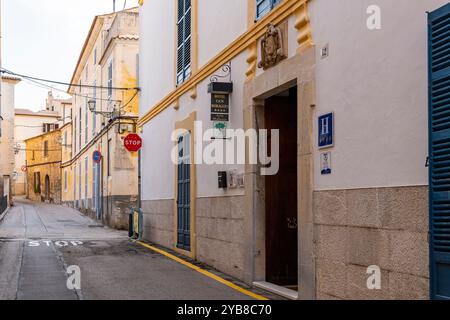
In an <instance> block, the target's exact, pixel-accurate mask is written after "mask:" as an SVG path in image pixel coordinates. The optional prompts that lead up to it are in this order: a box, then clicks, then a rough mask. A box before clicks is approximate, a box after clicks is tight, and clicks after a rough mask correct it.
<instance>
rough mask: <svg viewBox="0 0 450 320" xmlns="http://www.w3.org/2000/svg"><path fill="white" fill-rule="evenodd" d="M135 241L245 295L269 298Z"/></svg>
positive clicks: (263, 298)
mask: <svg viewBox="0 0 450 320" xmlns="http://www.w3.org/2000/svg"><path fill="white" fill-rule="evenodd" d="M136 243H138V244H140V245H141V246H144V247H146V248H148V249H150V250H153V251H155V252H157V253H159V254H162V255H163V256H166V257H167V258H169V259H172V260H174V261H176V262H178V263H181V264H182V265H184V266H186V267H188V268H191V269H192V270H195V271H197V272H198V273H201V274H203V275H204V276H207V277H208V278H211V279H213V280H216V281H218V282H220V283H222V284H224V285H226V286H227V287H230V288H232V289H234V290H236V291H239V292H240V293H243V294H245V295H247V296H249V297H252V298H255V299H256V300H269V299H267V298H265V297H263V296H260V295H259V294H256V293H253V292H250V291H248V290H246V289H244V288H241V287H239V286H238V285H236V284H234V283H232V282H230V281H228V280H225V279H223V278H221V277H219V276H217V275H215V274H213V273H211V272H209V271H206V270H204V269H202V268H200V267H198V266H196V265H193V264H192V263H189V262H187V261H184V260H183V259H180V258H178V257H176V256H174V255H173V254H170V253H168V252H165V251H163V250H161V249H158V248H155V247H153V246H150V245H148V244H146V243H143V242H140V241H136Z"/></svg>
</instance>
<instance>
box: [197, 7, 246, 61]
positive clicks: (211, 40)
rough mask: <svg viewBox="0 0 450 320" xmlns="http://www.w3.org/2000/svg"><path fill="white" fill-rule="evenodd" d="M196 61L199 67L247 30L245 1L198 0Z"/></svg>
mask: <svg viewBox="0 0 450 320" xmlns="http://www.w3.org/2000/svg"><path fill="white" fill-rule="evenodd" d="M198 5H199V8H198V30H199V32H198V63H199V67H200V68H201V67H202V66H203V65H205V64H206V63H207V62H209V61H210V60H211V59H213V58H214V56H216V55H217V54H218V53H219V52H221V51H222V50H223V49H224V48H225V47H226V46H227V45H228V44H229V43H231V42H233V41H234V40H236V39H237V38H239V36H240V35H241V34H243V33H244V32H245V31H246V30H247V1H244V0H226V1H223V0H198Z"/></svg>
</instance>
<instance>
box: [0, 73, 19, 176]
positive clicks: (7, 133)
mask: <svg viewBox="0 0 450 320" xmlns="http://www.w3.org/2000/svg"><path fill="white" fill-rule="evenodd" d="M16 83H17V81H10V80H2V92H1V99H2V110H1V111H2V114H1V115H2V117H3V121H1V126H2V128H1V129H2V135H1V137H0V154H1V157H0V176H3V175H9V176H11V175H12V173H13V171H14V148H13V146H14V85H15V84H16Z"/></svg>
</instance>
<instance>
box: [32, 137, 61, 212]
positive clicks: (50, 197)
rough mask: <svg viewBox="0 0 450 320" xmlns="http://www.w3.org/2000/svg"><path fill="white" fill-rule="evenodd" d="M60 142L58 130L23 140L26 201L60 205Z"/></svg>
mask: <svg viewBox="0 0 450 320" xmlns="http://www.w3.org/2000/svg"><path fill="white" fill-rule="evenodd" d="M60 140H61V131H60V130H59V129H56V130H53V131H50V132H46V133H44V134H41V135H39V136H36V137H32V138H29V139H27V140H25V145H26V166H27V181H28V183H27V198H28V199H30V200H32V201H38V202H47V203H55V204H60V203H61V142H60Z"/></svg>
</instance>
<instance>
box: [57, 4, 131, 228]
mask: <svg viewBox="0 0 450 320" xmlns="http://www.w3.org/2000/svg"><path fill="white" fill-rule="evenodd" d="M138 21H139V20H138V10H137V9H136V8H132V9H128V10H124V11H120V12H116V13H111V14H106V15H101V16H97V17H95V19H94V21H93V23H92V26H91V29H90V31H89V34H88V36H87V39H86V41H85V44H84V46H83V49H82V51H81V54H80V57H79V60H78V63H77V66H76V68H75V71H74V74H73V77H72V80H71V86H70V87H69V90H68V93H69V94H70V95H72V96H73V105H72V123H71V124H70V125H67V126H64V127H63V128H62V136H63V141H66V142H63V156H62V157H63V163H62V198H63V202H64V203H65V204H67V205H70V206H73V207H75V208H77V209H79V210H80V211H82V212H84V213H86V214H88V215H89V216H91V217H93V218H96V219H98V220H100V221H102V222H103V223H104V224H106V225H108V226H110V227H114V228H117V229H125V228H127V227H128V213H129V211H130V207H131V206H136V205H137V198H138V154H137V153H130V152H128V151H126V150H125V148H124V143H123V139H124V138H125V137H126V135H127V134H129V133H133V132H135V131H136V122H137V115H138V89H136V87H137V64H138V51H139V46H138V40H139V36H138V33H139V32H138ZM123 88H128V89H123ZM66 135H67V138H66ZM95 151H98V152H100V153H101V155H102V158H101V159H100V161H99V162H94V160H93V154H94V152H95Z"/></svg>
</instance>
